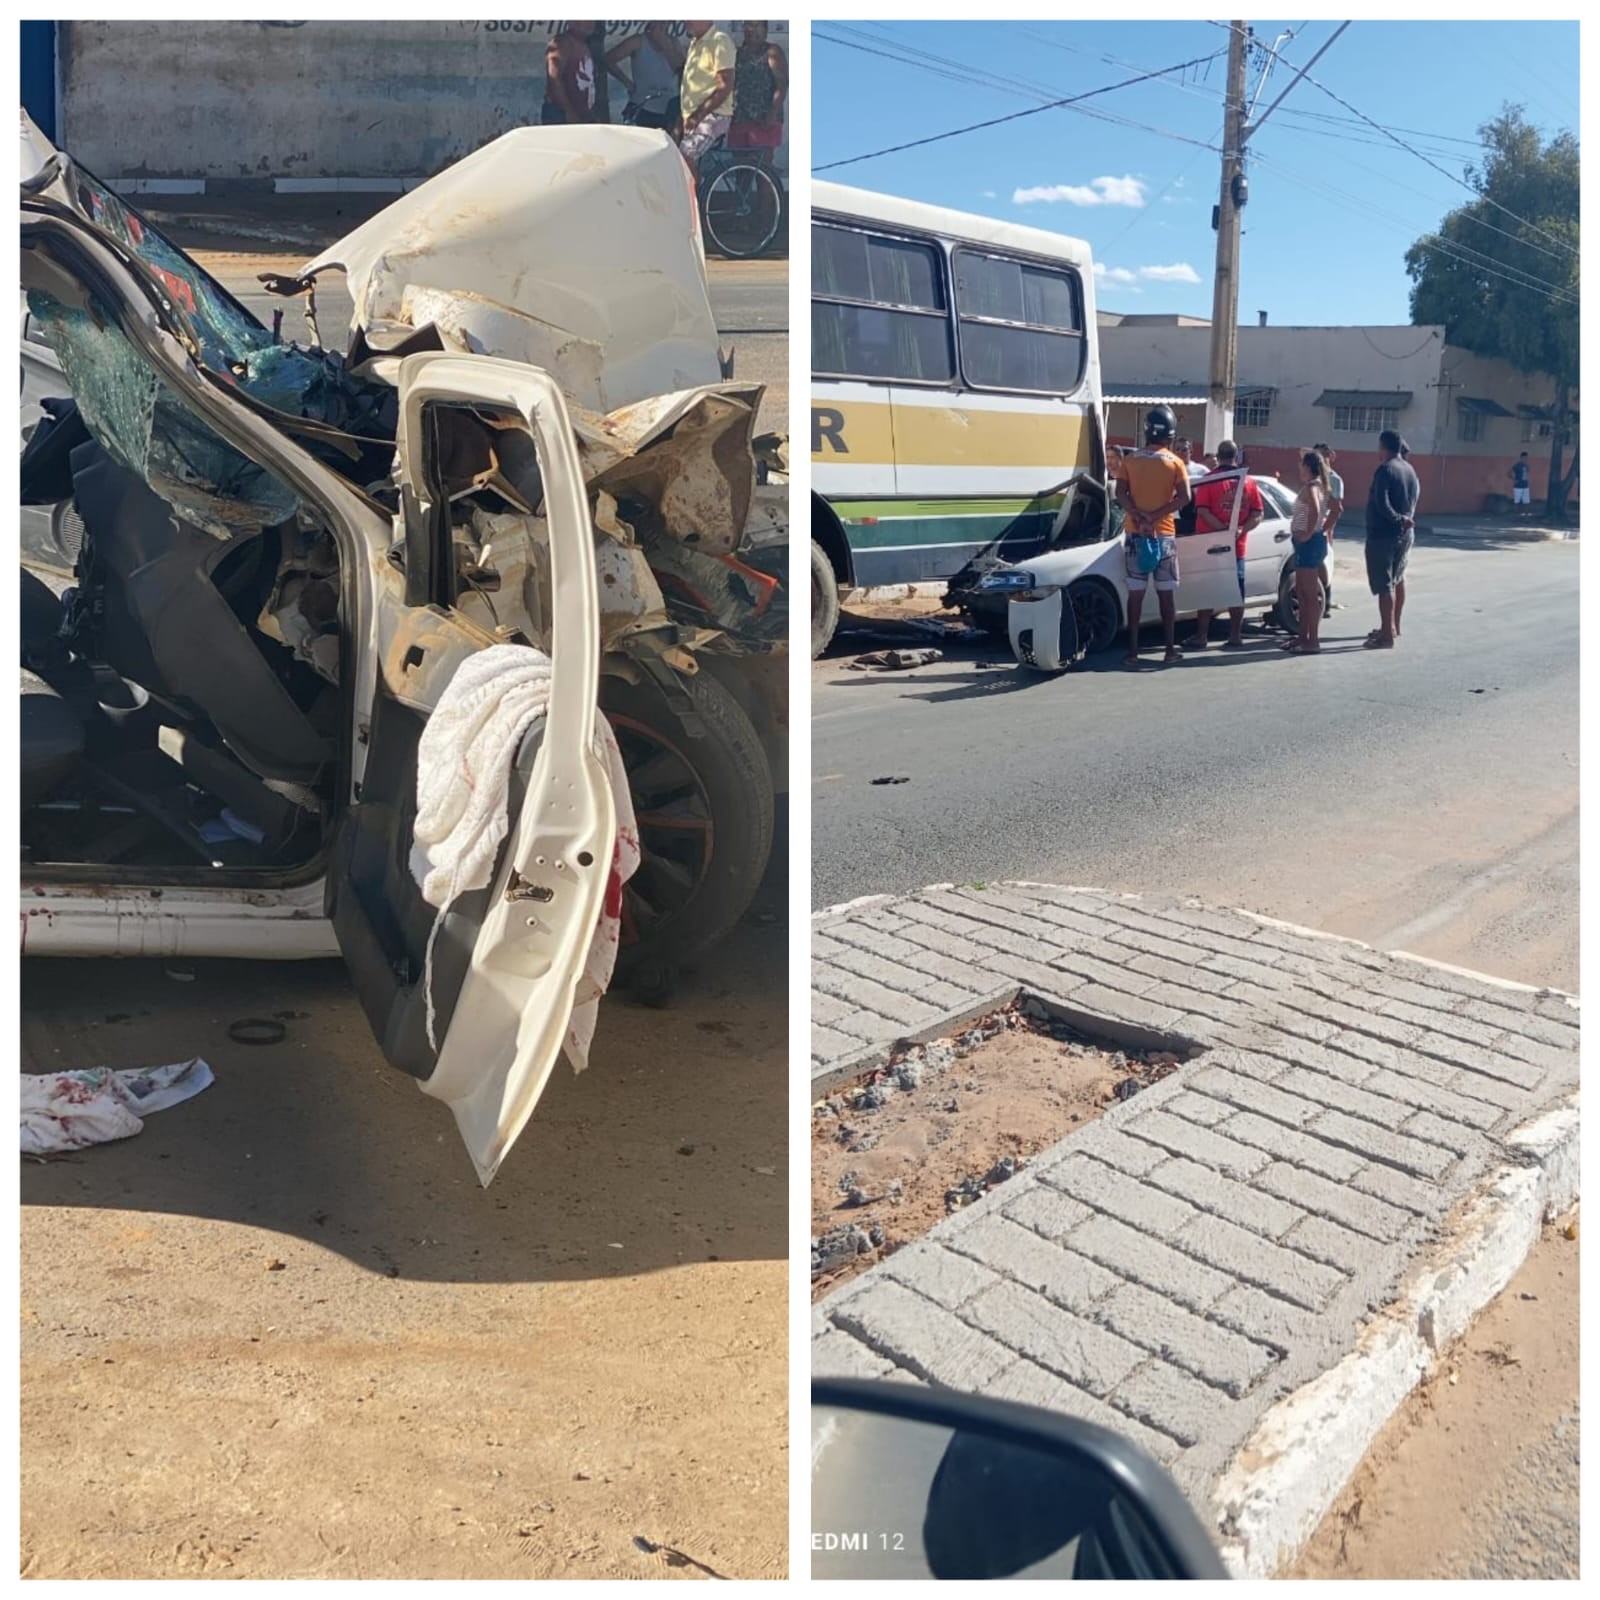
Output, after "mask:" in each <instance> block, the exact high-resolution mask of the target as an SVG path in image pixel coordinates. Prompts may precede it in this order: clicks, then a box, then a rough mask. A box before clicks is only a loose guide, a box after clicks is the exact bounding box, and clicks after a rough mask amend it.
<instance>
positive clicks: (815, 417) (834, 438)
mask: <svg viewBox="0 0 1600 1600" xmlns="http://www.w3.org/2000/svg"><path fill="white" fill-rule="evenodd" d="M824 439H826V440H827V441H828V448H829V449H830V450H832V452H833V453H834V454H835V455H836V456H847V455H849V454H850V447H849V445H847V444H846V443H845V442H844V412H842V411H834V410H833V409H831V408H830V407H828V406H812V408H811V453H812V455H814V456H815V455H821V454H822V441H823V440H824Z"/></svg>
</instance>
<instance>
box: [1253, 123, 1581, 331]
mask: <svg viewBox="0 0 1600 1600" xmlns="http://www.w3.org/2000/svg"><path fill="white" fill-rule="evenodd" d="M1256 159H1257V160H1258V161H1264V162H1266V164H1267V165H1268V166H1271V167H1275V168H1277V169H1278V170H1279V171H1280V172H1282V173H1283V174H1284V175H1285V176H1286V177H1290V178H1293V179H1295V180H1296V182H1298V183H1301V184H1303V185H1305V187H1307V188H1308V189H1313V190H1316V191H1318V192H1319V193H1321V194H1324V195H1326V196H1327V197H1328V198H1329V199H1330V200H1331V201H1333V203H1334V204H1335V205H1338V206H1341V207H1342V208H1343V209H1345V210H1348V211H1351V212H1353V213H1355V214H1356V215H1357V216H1362V217H1366V218H1369V219H1371V218H1377V219H1378V220H1379V221H1382V222H1387V223H1388V224H1389V225H1390V226H1391V227H1393V228H1395V229H1397V230H1399V231H1401V232H1404V233H1410V234H1413V235H1415V234H1416V224H1415V223H1412V222H1408V221H1407V220H1406V219H1405V218H1404V217H1397V216H1395V215H1394V213H1393V212H1387V211H1382V210H1380V209H1379V208H1377V207H1375V206H1374V205H1373V204H1372V202H1371V201H1370V200H1369V199H1365V198H1363V197H1361V196H1358V195H1352V194H1349V193H1348V192H1347V191H1345V190H1343V189H1338V188H1335V187H1334V186H1333V185H1331V184H1328V183H1324V182H1321V181H1320V180H1318V179H1315V178H1311V177H1308V176H1307V175H1306V174H1305V173H1302V172H1296V171H1295V170H1294V169H1293V168H1291V167H1288V166H1286V165H1284V163H1283V162H1281V161H1279V160H1278V159H1277V158H1276V157H1275V156H1274V157H1267V156H1263V155H1260V154H1259V153H1258V154H1257V156H1256ZM1414 242H1415V243H1416V245H1417V246H1418V247H1419V248H1421V249H1424V250H1429V251H1432V252H1433V253H1435V254H1438V255H1444V256H1446V257H1449V258H1451V259H1454V260H1457V261H1459V262H1461V264H1462V265H1463V266H1467V267H1471V268H1472V269H1473V270H1474V271H1477V272H1486V273H1488V274H1489V275H1490V276H1491V277H1496V278H1503V279H1504V280H1505V281H1506V282H1508V283H1511V284H1513V285H1515V286H1516V287H1517V288H1519V289H1529V290H1532V291H1534V292H1535V293H1542V294H1544V295H1545V296H1546V297H1547V298H1548V299H1551V300H1554V301H1557V302H1559V303H1561V304H1570V305H1576V304H1577V303H1578V300H1577V297H1576V296H1575V295H1574V294H1572V293H1571V292H1570V291H1569V290H1568V289H1566V288H1565V287H1564V286H1563V285H1560V284H1556V283H1552V282H1550V281H1549V280H1548V279H1545V278H1538V277H1535V276H1534V275H1533V274H1531V273H1527V272H1525V271H1524V270H1523V269H1522V268H1520V267H1514V266H1512V265H1511V263H1510V262H1507V261H1502V260H1500V259H1499V258H1498V257H1496V256H1488V255H1485V254H1484V253H1483V252H1482V251H1480V250H1475V249H1473V247H1472V246H1471V245H1465V244H1461V243H1460V242H1459V241H1458V240H1453V239H1446V238H1444V237H1443V236H1442V235H1440V234H1437V233H1423V234H1422V235H1420V236H1419V237H1416V238H1415V239H1414Z"/></svg>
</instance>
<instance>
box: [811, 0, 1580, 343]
mask: <svg viewBox="0 0 1600 1600" xmlns="http://www.w3.org/2000/svg"><path fill="white" fill-rule="evenodd" d="M1253 25H1254V28H1255V34H1256V38H1257V39H1258V40H1260V41H1262V42H1263V43H1265V44H1269V45H1270V44H1271V43H1272V42H1273V40H1274V39H1275V38H1276V37H1277V36H1278V35H1279V34H1280V33H1282V32H1283V31H1284V30H1285V29H1293V30H1295V36H1294V38H1292V39H1291V40H1289V41H1287V42H1285V43H1283V44H1281V45H1280V46H1279V49H1280V51H1281V53H1282V54H1283V56H1284V57H1285V58H1286V59H1287V60H1288V61H1290V62H1292V63H1293V64H1294V65H1295V66H1300V65H1303V64H1304V63H1305V62H1306V61H1308V60H1310V58H1311V56H1312V55H1313V54H1314V53H1315V52H1316V50H1317V48H1318V47H1319V46H1320V45H1321V43H1322V42H1323V41H1324V40H1325V39H1326V38H1327V37H1328V36H1329V34H1330V33H1332V31H1333V29H1334V28H1335V27H1336V26H1337V24H1336V23H1334V22H1310V23H1305V22H1302V21H1301V20H1300V19H1298V18H1295V19H1291V20H1290V21H1287V22H1255V23H1254V24H1253ZM835 40H844V41H847V42H846V43H838V42H834V41H835ZM813 41H814V42H813V46H812V72H813V80H814V89H813V97H812V121H811V126H812V161H813V167H814V169H816V170H817V174H818V176H819V177H824V178H831V179H834V180H836V181H838V182H840V183H848V184H854V185H856V186H857V187H859V188H863V189H878V190H882V191H884V192H887V193H891V194H898V195H903V196H906V197H907V198H910V199H916V200H927V201H931V202H934V203H936V204H939V205H946V206H953V207H955V208H957V209H958V210H963V211H975V212H980V213H982V214H984V215H986V216H992V217H999V218H1002V219H1005V220H1008V221H1015V222H1025V223H1027V224H1029V225H1031V226H1034V227H1042V228H1050V229H1053V230H1055V231H1058V232H1061V233H1068V234H1073V235H1076V236H1077V237H1079V238H1083V239H1087V240H1088V241H1089V243H1090V245H1091V246H1092V247H1093V249H1094V254H1095V258H1096V261H1097V262H1098V263H1099V264H1100V268H1101V277H1100V281H1099V304H1100V305H1101V307H1102V308H1103V309H1105V310H1111V311H1147V312H1172V311H1177V312H1185V313H1188V314H1190V315H1195V316H1204V317H1209V316H1210V314H1211V279H1212V265H1213V260H1214V254H1215V248H1216V243H1215V241H1216V236H1215V235H1214V234H1213V233H1212V231H1211V207H1212V205H1213V204H1214V203H1215V200H1216V190H1217V184H1218V177H1219V172H1220V158H1219V156H1218V155H1217V153H1216V152H1215V151H1214V150H1209V149H1205V148H1201V145H1213V146H1217V145H1220V142H1221V129H1222V96H1223V89H1224V86H1225V83H1226V80H1227V70H1226V67H1227V64H1226V59H1225V57H1222V56H1219V57H1218V58H1217V59H1216V60H1214V61H1212V62H1211V63H1210V64H1209V67H1202V68H1198V69H1191V70H1190V71H1189V72H1187V73H1186V74H1184V76H1183V79H1182V80H1181V82H1180V80H1178V79H1175V78H1168V79H1162V80H1158V81H1155V82H1151V83H1146V84H1139V85H1136V86H1135V87H1133V88H1129V89H1119V90H1117V91H1116V92H1115V93H1113V94H1108V95H1104V96H1101V97H1099V98H1098V99H1095V100H1091V101H1088V102H1087V103H1086V105H1085V107H1084V110H1094V111H1097V112H1101V113H1109V114H1111V115H1113V116H1116V117H1120V118H1125V119H1131V121H1133V122H1136V123H1142V124H1146V125H1147V128H1148V129H1159V130H1162V132H1160V133H1157V132H1152V131H1147V129H1146V128H1140V127H1133V126H1128V125H1127V124H1126V123H1124V122H1113V121H1107V120H1103V118H1101V117H1090V116H1086V115H1084V114H1082V112H1081V111H1078V110H1068V109H1062V110H1053V111H1046V112H1042V113H1041V114H1039V115H1038V116H1032V117H1026V118H1024V119H1022V120H1021V121H1018V122H1012V123H1009V124H1006V125H1004V126H1002V127H997V128H991V129H985V130H983V131H980V132H976V133H970V134H965V135H963V136H962V137H960V138H957V139H946V140H942V141H940V142H938V143H936V144H931V145H927V146H924V147H923V148H921V149H918V150H911V151H905V152H902V153H899V154H896V155H889V156H882V157H879V158H878V159H876V160H872V161H862V162H857V163H854V164H852V165H848V166H841V167H837V168H832V169H831V170H826V171H824V170H821V169H823V168H824V167H825V166H826V165H827V164H828V163H830V162H834V161H837V160H840V159H842V158H844V157H848V156H856V155H861V154H863V153H865V152H867V151H872V150H878V149H881V148H883V147H884V146H886V145H894V144H901V143H904V142H906V141H909V140H912V139H916V138H918V137H921V136H923V135H925V134H931V133H939V132H943V131H945V130H947V129H950V128H954V127H958V126H960V125H962V124H963V123H968V122H977V121H980V120H982V119H983V118H986V117H994V116H1004V115H1005V114H1006V113H1008V112H1014V111H1019V110H1022V109H1023V108H1025V107H1026V106H1027V105H1029V104H1035V105H1036V104H1038V103H1039V101H1040V100H1042V99H1048V98H1053V97H1055V96H1061V95H1068V94H1076V93H1080V92H1082V91H1083V90H1085V89H1089V88H1094V87H1097V86H1099V85H1101V84H1108V83H1115V82H1117V81H1118V80H1119V79H1122V78H1129V77H1133V76H1135V75H1136V73H1138V72H1140V71H1148V70H1150V69H1152V68H1156V67H1164V66H1168V65H1172V64H1175V63H1177V62H1181V61H1186V60H1189V59H1191V58H1193V57H1197V56H1202V55H1205V54H1206V53H1208V52H1209V51H1213V50H1219V49H1222V50H1225V49H1226V46H1227V33H1226V32H1225V30H1224V29H1223V28H1221V27H1218V26H1216V25H1214V24H1212V23H1210V22H1205V21H1182V22H1180V21H1171V20H1168V21H1161V22H1139V21H1131V22H1125V23H1124V22H1118V23H1107V22H1073V23H1066V22H997V23H993V24H987V25H985V24H978V23H973V22H966V23H952V24H947V23H903V22H888V23H880V22H849V23H832V22H818V23H816V24H815V27H814V32H813ZM885 50H887V51H890V52H892V53H893V54H894V55H895V56H896V57H899V58H900V59H886V58H885V57H884V55H882V54H881V53H876V52H881V51H885ZM907 52H920V53H921V56H920V58H919V62H920V64H912V63H908V62H907V61H905V60H904V59H903V57H904V55H905V54H906V53H907ZM928 58H937V59H928ZM952 69H954V70H956V71H958V72H960V73H962V74H963V77H962V78H960V79H952V78H951V77H950V76H949V73H950V72H951V70H952ZM970 76H976V77H977V78H979V79H981V80H994V79H998V80H1000V81H998V82H995V81H980V82H972V81H970ZM1258 76H1259V68H1258V67H1255V66H1252V68H1251V72H1250V78H1249V88H1250V91H1251V92H1252V93H1253V92H1254V89H1255V85H1256V81H1257V78H1258ZM1291 76H1292V74H1291V73H1290V72H1289V71H1287V70H1285V68H1284V67H1283V66H1281V65H1278V66H1274V67H1273V69H1272V73H1271V76H1270V77H1269V79H1268V81H1267V84H1266V88H1265V90H1264V92H1263V94H1262V96H1261V100H1260V102H1259V104H1258V106H1257V113H1258V115H1259V113H1260V112H1262V111H1264V110H1265V109H1266V108H1267V107H1268V106H1269V105H1270V104H1271V103H1272V101H1273V99H1275V98H1276V96H1277V95H1278V93H1279V92H1280V91H1281V90H1282V88H1283V87H1284V85H1285V84H1287V83H1288V82H1289V80H1290V77H1291ZM1311 76H1312V77H1314V78H1316V79H1317V80H1318V81H1319V82H1320V83H1322V84H1325V85H1326V86H1327V87H1328V88H1329V89H1331V90H1333V91H1334V92H1336V93H1337V94H1338V95H1339V96H1341V97H1342V98H1343V99H1344V100H1346V101H1348V102H1349V103H1350V104H1351V105H1352V106H1353V107H1355V108H1356V109H1357V110H1359V111H1362V112H1365V113H1366V115H1367V116H1369V117H1371V118H1373V120H1374V121H1377V122H1380V123H1384V124H1386V125H1388V126H1391V127H1393V128H1394V130H1395V131H1396V132H1397V133H1400V135H1401V137H1402V138H1404V139H1405V140H1406V141H1407V142H1408V143H1409V144H1412V145H1414V146H1415V147H1416V148H1417V149H1418V150H1420V151H1423V152H1424V153H1426V154H1427V155H1429V156H1430V157H1432V158H1433V159H1435V160H1436V161H1437V162H1438V164H1439V165H1440V166H1442V167H1444V168H1445V169H1446V171H1448V172H1451V173H1459V172H1460V171H1461V169H1462V168H1463V167H1464V166H1465V165H1466V164H1467V163H1468V162H1470V161H1471V160H1473V159H1474V156H1475V153H1476V152H1475V138H1476V132H1477V129H1478V126H1479V125H1480V124H1481V123H1482V122H1483V121H1485V120H1486V119H1487V118H1488V117H1490V116H1492V115H1494V114H1495V113H1496V112H1497V111H1498V110H1499V109H1500V106H1501V105H1502V103H1503V102H1505V101H1507V100H1511V101H1514V102H1517V103H1520V104H1522V105H1523V106H1524V108H1525V111H1526V114H1527V116H1528V118H1529V119H1530V121H1532V122H1533V123H1534V124H1535V125H1536V126H1537V127H1538V128H1539V129H1540V130H1541V131H1542V132H1544V133H1545V134H1546V135H1549V134H1551V133H1554V132H1557V131H1559V130H1561V129H1564V128H1572V129H1574V130H1576V128H1577V124H1578V25H1577V24H1576V23H1574V22H1567V23H1539V22H1531V23H1480V22H1404V23H1379V22H1353V23H1351V25H1350V27H1349V28H1348V29H1347V30H1346V31H1345V33H1344V34H1343V35H1342V36H1341V37H1340V38H1339V40H1338V41H1337V42H1336V43H1335V44H1334V45H1333V47H1332V48H1331V49H1330V50H1329V52H1328V53H1327V54H1326V55H1325V56H1323V57H1322V59H1321V60H1320V61H1318V62H1317V64H1316V65H1315V66H1314V67H1313V68H1312V69H1311ZM1008 86H1009V87H1008ZM1330 118H1331V119H1338V120H1328V119H1330ZM1404 130H1413V131H1404ZM1171 135H1181V136H1182V137H1181V139H1180V138H1174V137H1170V136H1171ZM1183 140H1192V141H1199V142H1200V144H1195V143H1185V142H1182V141H1183ZM1251 149H1252V152H1253V156H1254V159H1253V160H1252V162H1251V164H1250V168H1249V175H1250V200H1249V204H1248V206H1247V208H1246V210H1245V214H1244V239H1243V259H1242V271H1241V277H1240V295H1239V320H1240V321H1241V323H1245V322H1253V321H1254V320H1255V316H1256V312H1257V311H1258V310H1265V311H1267V312H1268V314H1269V316H1270V319H1271V321H1272V322H1274V323H1391V322H1394V323H1404V322H1409V321H1410V313H1409V299H1408V291H1409V287H1410V280H1409V279H1408V278H1407V277H1406V273H1405V266H1404V255H1405V251H1406V248H1407V246H1408V245H1410V244H1411V242H1412V241H1413V240H1414V239H1415V238H1416V237H1417V236H1418V235H1419V234H1422V233H1425V232H1428V231H1429V230H1430V229H1432V228H1434V227H1436V226H1437V225H1438V223H1439V221H1440V220H1441V219H1442V218H1443V216H1444V215H1445V213H1446V212H1447V211H1448V210H1450V209H1451V208H1452V207H1453V206H1455V205H1458V204H1460V203H1461V202H1463V201H1465V200H1466V199H1467V198H1468V195H1467V192H1466V190H1464V189H1463V188H1461V187H1460V185H1459V184H1457V183H1453V182H1451V181H1450V179H1449V178H1447V177H1445V176H1443V175H1442V174H1440V173H1438V172H1435V171H1433V170H1432V169H1430V168H1429V167H1428V166H1426V165H1424V164H1423V162H1421V161H1419V160H1418V159H1417V158H1416V157H1415V156H1412V155H1409V154H1407V153H1406V152H1405V151H1403V150H1401V149H1400V148H1399V147H1398V146H1396V145H1394V144H1392V143H1390V142H1389V141H1388V140H1387V139H1385V138H1384V137H1383V136H1382V135H1381V134H1379V133H1378V132H1376V131H1374V130H1373V129H1371V128H1369V127H1366V126H1365V125H1363V124H1361V123H1360V122H1358V121H1356V120H1355V119H1353V118H1351V117H1350V115H1349V113H1348V112H1346V111H1345V110H1344V108H1343V107H1341V106H1340V105H1338V104H1337V103H1335V102H1334V101H1333V100H1331V99H1330V98H1329V97H1328V96H1327V95H1325V94H1324V93H1322V91H1321V90H1320V89H1318V88H1316V87H1315V86H1313V85H1312V84H1311V83H1310V82H1308V81H1305V80H1302V81H1301V82H1300V83H1299V84H1297V85H1296V86H1295V88H1294V90H1293V92H1292V93H1291V94H1290V95H1289V96H1288V98H1287V99H1285V101H1284V103H1283V105H1282V106H1281V107H1279V108H1278V110H1276V111H1275V112H1274V113H1273V114H1272V116H1271V118H1270V119H1269V120H1268V121H1267V123H1266V125H1265V126H1264V127H1263V128H1262V130H1261V132H1260V134H1259V135H1258V136H1257V138H1256V139H1255V140H1254V141H1252V146H1251ZM1487 237H1488V238H1489V239H1490V240H1491V241H1492V239H1493V235H1488V236H1487ZM1486 248H1488V249H1491V250H1492V244H1490V245H1487V246H1486Z"/></svg>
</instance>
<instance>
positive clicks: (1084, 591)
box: [1067, 578, 1122, 655]
mask: <svg viewBox="0 0 1600 1600" xmlns="http://www.w3.org/2000/svg"><path fill="white" fill-rule="evenodd" d="M1067 598H1068V599H1069V600H1070V601H1071V602H1072V614H1073V615H1074V616H1075V617H1076V618H1077V620H1078V639H1079V642H1080V644H1081V645H1082V648H1083V650H1084V652H1085V654H1087V655H1095V654H1097V653H1098V652H1099V651H1101V650H1109V649H1110V648H1111V645H1112V643H1113V642H1114V641H1115V639H1116V637H1117V629H1118V628H1120V627H1121V626H1122V612H1121V610H1120V608H1119V607H1118V605H1117V598H1116V596H1115V595H1114V594H1113V593H1112V591H1111V590H1110V589H1109V588H1108V587H1107V586H1106V585H1105V584H1103V583H1097V582H1096V581H1095V580H1094V579H1093V578H1080V579H1079V580H1078V582H1077V583H1074V584H1071V585H1069V586H1068V588H1067Z"/></svg>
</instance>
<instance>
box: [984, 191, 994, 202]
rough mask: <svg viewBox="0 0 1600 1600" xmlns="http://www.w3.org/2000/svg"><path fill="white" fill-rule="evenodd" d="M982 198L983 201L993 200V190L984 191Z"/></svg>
mask: <svg viewBox="0 0 1600 1600" xmlns="http://www.w3.org/2000/svg"><path fill="white" fill-rule="evenodd" d="M983 198H984V199H985V200H993V199H994V198H995V192H994V190H993V189H985V190H984V191H983Z"/></svg>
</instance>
